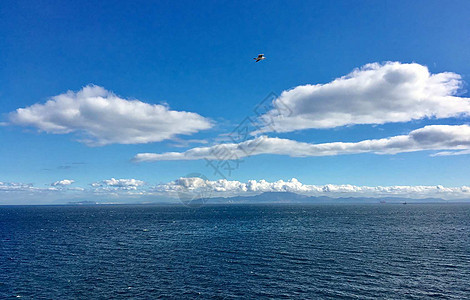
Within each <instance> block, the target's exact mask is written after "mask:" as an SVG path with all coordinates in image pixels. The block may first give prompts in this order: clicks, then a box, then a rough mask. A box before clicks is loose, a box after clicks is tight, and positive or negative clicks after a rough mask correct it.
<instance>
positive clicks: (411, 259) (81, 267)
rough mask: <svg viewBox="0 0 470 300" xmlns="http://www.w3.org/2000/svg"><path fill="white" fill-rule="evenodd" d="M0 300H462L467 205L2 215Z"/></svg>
mask: <svg viewBox="0 0 470 300" xmlns="http://www.w3.org/2000/svg"><path fill="white" fill-rule="evenodd" d="M0 242H1V244H0V298H7V299H8V298H16V297H21V298H23V299H111V298H114V299H116V298H117V299H119V298H138V299H157V298H162V299H166V298H167V299H174V298H178V299H181V298H188V299H263V298H265V299H267V298H277V299H284V298H285V299H288V298H289V299H306V298H310V299H311V298H323V299H325V298H326V299H328V298H341V299H377V298H381V299H386V298H389V299H405V298H406V299H429V298H444V299H463V298H470V205H462V204H429V205H428V204H419V205H399V204H397V205H392V204H382V205H380V204H377V205H372V204H371V205H251V206H250V205H226V206H204V207H201V208H199V209H191V208H187V207H182V206H126V205H123V206H36V207H0Z"/></svg>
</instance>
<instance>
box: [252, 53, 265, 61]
mask: <svg viewBox="0 0 470 300" xmlns="http://www.w3.org/2000/svg"><path fill="white" fill-rule="evenodd" d="M253 59H254V60H256V61H255V62H259V61H260V60H263V59H266V57H264V54H258V57H255V58H253Z"/></svg>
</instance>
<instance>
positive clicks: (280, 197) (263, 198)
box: [68, 192, 470, 206]
mask: <svg viewBox="0 0 470 300" xmlns="http://www.w3.org/2000/svg"><path fill="white" fill-rule="evenodd" d="M449 202H454V203H455V202H469V203H470V199H454V200H444V199H441V198H420V199H416V198H406V197H380V198H375V197H341V198H333V197H327V196H317V197H315V196H305V195H300V194H296V193H291V192H265V193H262V194H259V195H253V196H234V197H216V198H208V199H202V198H201V199H195V200H192V201H191V203H184V204H190V205H195V206H198V205H204V204H263V203H266V204H267V203H279V204H281V203H285V204H289V203H292V204H302V203H304V204H307V203H312V204H314V203H317V204H328V203H330V204H341V203H342V204H347V203H349V204H351V203H355V204H360V203H398V204H400V203H401V204H410V203H449ZM180 203H181V202H179V201H178V200H172V201H158V202H156V201H152V200H151V199H146V201H145V202H140V203H139V202H137V203H127V204H169V205H174V204H180ZM68 204H72V205H95V204H105V203H100V202H95V201H77V202H69V203H68ZM109 204H111V203H109ZM114 204H118V203H114ZM122 204H125V203H122Z"/></svg>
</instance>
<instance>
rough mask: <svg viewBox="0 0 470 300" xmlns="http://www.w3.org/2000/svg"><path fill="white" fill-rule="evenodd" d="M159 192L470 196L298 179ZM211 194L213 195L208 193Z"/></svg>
mask: <svg viewBox="0 0 470 300" xmlns="http://www.w3.org/2000/svg"><path fill="white" fill-rule="evenodd" d="M156 190H158V191H161V192H166V193H168V194H170V195H172V194H173V195H174V196H175V197H177V196H178V194H179V193H181V192H186V193H188V192H190V193H194V194H202V195H210V197H227V196H238V195H255V194H259V193H263V192H292V193H297V194H301V195H308V196H330V197H333V198H335V197H399V196H400V197H411V198H413V197H415V198H427V197H440V198H444V199H452V198H454V199H455V198H464V197H469V196H470V187H468V186H462V187H444V186H441V185H436V186H356V185H350V184H344V185H334V184H327V185H308V184H303V183H301V182H299V181H298V180H297V179H295V178H292V179H291V180H288V181H284V180H278V181H275V182H268V181H266V180H259V181H257V180H248V181H247V182H240V181H229V180H226V179H220V180H215V181H210V180H204V179H202V178H198V177H195V178H180V179H178V180H175V181H173V182H170V183H167V184H162V185H159V186H157V187H156ZM208 191H210V192H211V193H209V192H208Z"/></svg>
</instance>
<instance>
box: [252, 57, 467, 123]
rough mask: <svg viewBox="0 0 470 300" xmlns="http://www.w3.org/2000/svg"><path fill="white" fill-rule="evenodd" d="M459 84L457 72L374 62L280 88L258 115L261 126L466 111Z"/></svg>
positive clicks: (404, 119) (403, 119)
mask: <svg viewBox="0 0 470 300" xmlns="http://www.w3.org/2000/svg"><path fill="white" fill-rule="evenodd" d="M461 86H462V81H461V77H460V75H458V74H455V73H450V72H445V73H438V74H431V73H430V72H429V70H428V68H427V67H426V66H422V65H419V64H416V63H412V64H402V63H399V62H388V63H385V64H378V63H372V64H368V65H365V66H363V67H362V68H360V69H356V70H354V71H353V72H351V73H350V74H348V75H346V76H343V77H341V78H337V79H335V80H334V81H332V82H329V83H326V84H316V85H303V86H298V87H295V88H293V89H291V90H288V91H284V92H282V94H281V96H280V97H279V98H278V99H276V100H275V101H274V103H273V104H274V106H275V107H278V108H280V109H279V110H278V109H273V110H271V111H269V112H268V113H266V114H265V115H263V116H262V117H261V120H262V121H263V123H265V124H271V125H270V126H266V127H265V128H264V129H263V130H262V131H265V132H266V131H273V130H274V131H277V132H289V131H294V130H301V129H308V128H333V127H338V126H344V125H354V124H384V123H389V122H408V121H411V120H417V119H423V118H448V117H459V116H469V115H470V99H469V98H462V97H458V96H457V95H456V94H457V92H458V90H459V89H460V88H461ZM285 107H288V108H289V109H282V108H285Z"/></svg>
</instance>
